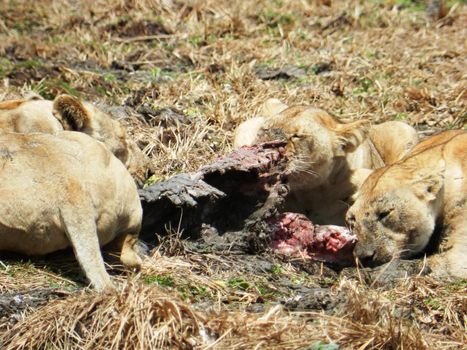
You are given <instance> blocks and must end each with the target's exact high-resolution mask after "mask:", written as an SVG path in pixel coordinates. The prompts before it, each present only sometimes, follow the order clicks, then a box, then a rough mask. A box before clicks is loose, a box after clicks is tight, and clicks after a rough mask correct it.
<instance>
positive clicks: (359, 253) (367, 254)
mask: <svg viewBox="0 0 467 350" xmlns="http://www.w3.org/2000/svg"><path fill="white" fill-rule="evenodd" d="M353 255H354V256H355V257H356V258H358V259H359V260H360V261H361V262H362V263H363V264H364V263H365V262H368V261H371V260H372V258H373V256H374V255H375V249H374V248H373V247H371V246H369V245H367V244H362V243H360V242H357V244H356V245H355V248H354V250H353Z"/></svg>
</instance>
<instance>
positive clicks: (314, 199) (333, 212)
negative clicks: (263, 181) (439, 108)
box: [234, 99, 418, 225]
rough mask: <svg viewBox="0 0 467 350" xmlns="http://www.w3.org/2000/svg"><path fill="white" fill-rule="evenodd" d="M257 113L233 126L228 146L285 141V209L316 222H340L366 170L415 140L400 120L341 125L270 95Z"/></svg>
mask: <svg viewBox="0 0 467 350" xmlns="http://www.w3.org/2000/svg"><path fill="white" fill-rule="evenodd" d="M261 113H262V115H261V116H259V117H256V118H252V119H250V120H247V121H245V122H244V123H242V124H240V125H239V127H238V128H237V130H236V132H235V138H234V146H235V147H240V146H243V145H251V144H254V143H256V142H260V141H265V140H271V139H278V138H279V139H283V140H284V141H287V146H286V154H287V156H288V158H289V165H288V169H287V172H286V176H287V179H288V182H289V185H290V189H291V194H290V196H289V198H288V200H287V203H286V208H285V209H286V210H291V211H297V212H302V213H304V214H306V215H308V216H309V217H310V219H312V220H313V221H314V222H315V223H318V224H336V225H343V224H344V217H345V212H346V210H347V209H348V206H349V204H348V202H349V200H350V197H351V196H352V195H353V194H354V192H355V191H356V189H357V188H358V187H359V185H360V184H361V183H362V182H363V180H364V179H365V178H366V176H367V175H368V173H369V171H370V170H371V169H376V168H378V167H381V166H384V165H385V164H389V163H391V162H393V161H395V160H397V159H400V158H401V157H402V156H403V155H405V154H406V153H407V151H409V150H410V149H411V148H412V147H413V146H414V145H415V144H416V143H417V141H418V137H417V133H416V132H415V130H414V129H413V128H412V127H410V126H409V125H407V124H405V123H402V122H386V123H383V124H381V125H377V126H373V127H370V126H369V123H368V121H366V120H358V121H355V122H352V123H342V122H341V121H339V120H338V119H337V118H335V117H333V116H331V115H330V114H329V113H327V112H326V111H324V110H321V109H317V108H313V107H309V106H292V107H287V105H285V104H283V103H281V102H280V101H279V100H276V99H271V100H268V101H266V102H265V104H264V106H263V108H262V112H261Z"/></svg>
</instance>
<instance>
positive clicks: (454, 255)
mask: <svg viewBox="0 0 467 350" xmlns="http://www.w3.org/2000/svg"><path fill="white" fill-rule="evenodd" d="M463 216H465V213H464V214H463ZM459 221H460V222H459ZM466 225H467V219H465V218H464V217H462V218H459V220H458V223H457V225H456V224H454V225H452V226H451V229H450V230H452V231H451V234H450V235H449V236H448V239H447V242H446V243H445V244H442V247H441V250H442V252H441V253H439V254H435V255H433V256H431V257H430V258H429V259H428V266H430V268H431V270H432V271H433V274H434V275H436V276H440V277H446V276H448V277H455V278H467V241H466V239H465V238H466V234H465V232H466V227H467V226H466Z"/></svg>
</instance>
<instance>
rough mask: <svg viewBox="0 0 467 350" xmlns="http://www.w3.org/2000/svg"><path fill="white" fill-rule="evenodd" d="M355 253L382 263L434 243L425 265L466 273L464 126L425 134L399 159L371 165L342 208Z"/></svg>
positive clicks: (440, 270)
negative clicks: (345, 209) (355, 240)
mask: <svg viewBox="0 0 467 350" xmlns="http://www.w3.org/2000/svg"><path fill="white" fill-rule="evenodd" d="M347 222H348V224H349V226H350V227H351V228H352V230H353V232H354V233H356V235H357V237H358V243H357V245H356V247H355V250H354V254H355V256H357V257H358V258H359V259H360V260H362V261H363V262H364V263H365V262H370V263H374V264H382V263H385V262H388V261H390V260H391V259H393V258H399V257H402V258H410V257H413V256H415V255H419V254H420V253H423V252H424V251H425V249H426V248H427V246H428V245H429V244H430V245H432V244H434V246H435V248H436V246H437V245H439V248H438V254H435V255H433V256H432V257H430V258H429V259H430V260H431V261H430V263H429V266H430V267H431V268H432V270H434V272H435V273H436V274H439V275H450V276H455V277H461V278H467V132H465V131H461V130H456V131H454V130H453V131H447V132H444V133H441V134H439V135H436V136H433V137H430V138H428V139H426V140H424V141H423V142H421V143H420V144H419V145H417V146H416V147H415V148H414V149H413V150H412V152H411V153H410V154H409V155H407V156H406V157H405V158H404V159H402V160H401V161H399V162H396V163H394V164H392V165H389V166H387V167H384V168H381V169H378V170H375V171H374V172H373V173H372V174H371V175H370V176H369V177H368V179H367V180H366V181H365V182H364V184H363V185H362V187H361V189H360V190H359V193H358V197H357V200H356V202H355V203H354V204H353V205H352V207H351V208H350V209H349V211H348V213H347Z"/></svg>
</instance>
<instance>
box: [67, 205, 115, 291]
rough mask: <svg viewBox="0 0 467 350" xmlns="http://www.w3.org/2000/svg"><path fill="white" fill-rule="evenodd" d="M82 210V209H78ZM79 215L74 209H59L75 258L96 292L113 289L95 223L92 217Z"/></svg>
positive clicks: (83, 214) (78, 211) (84, 214)
mask: <svg viewBox="0 0 467 350" xmlns="http://www.w3.org/2000/svg"><path fill="white" fill-rule="evenodd" d="M80 209H82V208H80ZM83 211H84V213H81V214H82V215H80V210H76V208H61V209H60V214H61V219H62V223H63V225H64V228H65V231H66V234H67V236H68V239H69V240H70V242H71V246H72V247H73V251H74V253H75V257H76V259H77V260H78V263H79V265H80V266H81V268H82V269H83V271H84V273H85V274H86V277H87V278H88V279H89V281H90V282H91V284H92V286H93V287H94V288H95V289H96V290H97V291H109V290H113V289H115V287H114V285H113V283H112V281H111V279H110V276H109V274H108V273H107V271H106V270H105V265H104V259H103V258H102V254H101V251H100V246H99V239H98V237H97V228H96V223H95V221H94V220H93V219H91V218H92V217H93V216H92V215H86V214H87V213H85V210H83Z"/></svg>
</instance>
